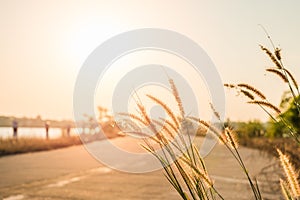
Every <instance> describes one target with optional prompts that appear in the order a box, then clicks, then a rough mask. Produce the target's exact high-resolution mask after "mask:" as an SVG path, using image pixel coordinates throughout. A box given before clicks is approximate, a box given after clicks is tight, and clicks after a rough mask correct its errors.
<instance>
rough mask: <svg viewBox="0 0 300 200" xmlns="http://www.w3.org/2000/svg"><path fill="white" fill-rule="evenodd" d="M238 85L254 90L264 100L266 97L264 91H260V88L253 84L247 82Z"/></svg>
mask: <svg viewBox="0 0 300 200" xmlns="http://www.w3.org/2000/svg"><path fill="white" fill-rule="evenodd" d="M238 86H239V87H241V88H245V89H247V90H249V91H252V92H254V93H255V94H256V95H257V96H259V97H260V98H261V99H263V100H264V99H266V97H265V95H264V94H263V93H262V92H260V91H259V90H258V89H256V88H254V87H253V86H251V85H248V84H245V83H241V84H238Z"/></svg>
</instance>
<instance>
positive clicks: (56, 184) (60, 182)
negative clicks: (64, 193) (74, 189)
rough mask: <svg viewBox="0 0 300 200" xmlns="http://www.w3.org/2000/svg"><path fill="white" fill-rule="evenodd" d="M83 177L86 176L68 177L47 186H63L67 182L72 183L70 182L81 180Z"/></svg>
mask: <svg viewBox="0 0 300 200" xmlns="http://www.w3.org/2000/svg"><path fill="white" fill-rule="evenodd" d="M82 178H84V176H82V177H74V178H71V179H68V180H62V181H58V182H56V183H53V184H49V185H48V186H47V187H62V186H65V185H67V184H70V183H73V182H77V181H79V180H81V179H82Z"/></svg>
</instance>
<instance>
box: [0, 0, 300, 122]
mask: <svg viewBox="0 0 300 200" xmlns="http://www.w3.org/2000/svg"><path fill="white" fill-rule="evenodd" d="M299 17H300V2H299V1H297V0H295V1H274V0H272V1H271V0H269V1H267V0H265V1H261V0H252V1H240V0H235V1H233V0H232V1H225V0H222V1H221V0H219V1H199V0H197V1H174V0H165V1H154V0H151V1H140V0H136V1H111V0H107V1H87V0H85V1H74V0H72V1H71V0H70V1H67V0H65V1H39V0H35V1H34V0H22V1H21V0H19V1H16V0H0V30H1V31H0V90H1V91H2V92H1V93H0V115H17V116H29V117H34V116H36V115H41V116H42V117H44V118H57V119H65V118H68V119H70V118H72V116H73V115H72V113H73V107H72V106H73V99H72V98H73V96H72V95H73V88H74V83H75V80H76V76H77V73H78V71H79V69H80V67H81V65H82V63H83V62H84V60H85V59H86V57H87V56H88V55H89V53H90V52H91V51H93V49H94V48H96V47H97V46H98V45H100V44H101V43H102V42H104V41H105V40H107V39H108V38H110V37H112V36H114V35H117V34H119V33H122V32H124V31H129V30H133V29H137V28H163V29H169V30H173V31H176V32H179V33H181V34H183V35H186V36H188V37H189V38H191V39H192V40H194V41H196V42H197V43H198V44H199V45H200V46H201V47H203V48H204V50H205V51H206V52H207V53H208V55H209V56H210V57H211V59H212V60H213V62H214V63H215V65H216V67H217V69H218V71H219V73H220V76H221V78H222V80H223V82H230V83H238V82H247V83H250V84H253V85H255V86H257V87H258V88H261V90H262V91H263V92H264V93H265V94H266V95H267V96H268V97H269V99H270V100H271V101H272V102H274V103H275V104H278V103H279V101H280V96H281V95H282V92H283V91H284V90H285V89H287V88H286V87H285V86H284V85H283V84H282V83H281V82H280V81H278V78H277V77H274V76H272V75H268V74H267V75H266V74H265V72H264V69H265V68H266V67H272V63H271V62H270V61H269V60H268V58H267V57H266V56H265V55H264V53H263V52H261V50H260V49H259V46H258V44H264V45H266V46H268V47H270V44H269V41H268V40H267V38H266V36H265V34H264V32H263V31H262V30H261V28H260V27H259V26H258V24H263V25H264V26H265V27H266V28H267V30H268V31H269V33H270V34H271V36H272V38H273V40H274V42H275V43H276V44H279V45H280V47H281V48H282V54H283V57H284V63H285V64H286V66H287V67H288V68H289V69H290V70H291V71H292V72H293V73H294V74H295V77H296V78H297V79H298V80H299V79H300V70H299V69H300V68H299V67H300V60H299V52H300V40H299V35H300V21H299ZM225 92H226V94H227V97H226V99H227V102H226V105H227V116H228V117H230V118H231V119H234V120H236V119H240V120H246V119H254V118H259V119H267V117H266V116H265V114H264V113H263V112H261V111H260V110H259V108H258V107H255V106H253V105H246V104H245V102H246V101H247V99H245V98H240V97H235V94H234V92H228V91H225ZM100 104H101V103H99V105H100Z"/></svg>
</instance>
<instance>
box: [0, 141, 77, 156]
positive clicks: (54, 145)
mask: <svg viewBox="0 0 300 200" xmlns="http://www.w3.org/2000/svg"><path fill="white" fill-rule="evenodd" d="M79 144H81V140H80V138H79V137H78V136H72V137H64V138H58V139H50V140H45V139H39V138H19V139H17V140H16V139H0V156H6V155H13V154H20V153H28V152H37V151H45V150H52V149H58V148H63V147H69V146H73V145H79Z"/></svg>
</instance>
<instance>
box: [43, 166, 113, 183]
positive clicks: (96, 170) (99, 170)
mask: <svg viewBox="0 0 300 200" xmlns="http://www.w3.org/2000/svg"><path fill="white" fill-rule="evenodd" d="M111 171H112V170H111V169H110V168H107V167H98V168H94V169H91V170H88V172H92V173H103V174H106V173H109V172H111ZM86 176H88V175H86ZM86 176H81V177H73V178H70V179H67V180H62V181H58V182H56V183H52V184H49V185H47V187H63V186H65V185H67V184H70V183H74V182H77V181H80V180H81V179H83V178H85V177H86Z"/></svg>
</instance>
